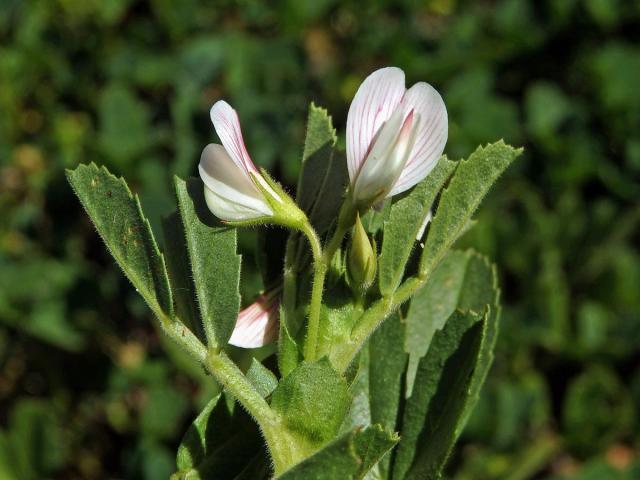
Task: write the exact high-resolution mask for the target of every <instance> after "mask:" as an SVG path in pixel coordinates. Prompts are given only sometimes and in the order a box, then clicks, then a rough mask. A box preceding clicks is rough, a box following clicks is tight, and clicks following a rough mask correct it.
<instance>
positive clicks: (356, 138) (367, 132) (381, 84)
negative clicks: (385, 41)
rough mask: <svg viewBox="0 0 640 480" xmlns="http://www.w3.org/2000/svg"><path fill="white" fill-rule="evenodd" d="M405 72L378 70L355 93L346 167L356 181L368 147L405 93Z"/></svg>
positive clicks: (348, 135) (350, 113) (348, 136)
mask: <svg viewBox="0 0 640 480" xmlns="http://www.w3.org/2000/svg"><path fill="white" fill-rule="evenodd" d="M404 92H405V87H404V72H403V71H402V70H400V69H399V68H396V67H387V68H381V69H380V70H376V71H375V72H373V73H372V74H371V75H369V76H368V77H367V78H366V79H365V80H364V82H362V85H360V88H358V91H357V92H356V95H355V97H354V98H353V101H352V102H351V106H350V107H349V114H348V115H347V167H348V169H349V178H350V179H351V182H353V181H354V179H355V177H356V175H357V173H358V170H359V168H360V166H361V164H362V162H363V161H364V159H365V157H366V155H367V152H368V150H369V147H370V146H371V143H372V142H373V139H374V137H375V136H376V134H377V133H378V130H380V128H381V127H382V125H383V123H384V122H386V121H387V120H389V118H390V117H391V115H392V114H393V112H394V110H395V109H396V107H397V106H398V104H399V103H400V100H401V99H402V96H403V95H404Z"/></svg>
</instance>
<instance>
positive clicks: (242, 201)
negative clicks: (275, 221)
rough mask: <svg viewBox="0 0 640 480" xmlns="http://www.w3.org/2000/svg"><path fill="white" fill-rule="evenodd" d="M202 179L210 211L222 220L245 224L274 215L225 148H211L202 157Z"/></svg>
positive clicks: (205, 149)
mask: <svg viewBox="0 0 640 480" xmlns="http://www.w3.org/2000/svg"><path fill="white" fill-rule="evenodd" d="M198 170H199V171H200V178H202V181H203V182H204V184H205V187H206V188H205V200H206V201H207V206H208V207H209V209H210V210H211V211H212V212H213V213H214V215H216V216H217V217H218V218H221V219H222V220H229V221H242V220H250V219H253V218H258V217H264V216H271V215H273V211H272V210H271V207H269V205H268V204H267V202H266V201H265V199H264V196H263V195H262V193H261V192H260V191H259V190H258V189H257V188H256V186H255V185H254V183H253V180H251V178H250V177H249V174H248V173H247V172H246V171H245V170H244V168H242V167H240V166H238V165H237V164H236V163H235V162H234V161H233V159H232V158H231V157H230V156H229V154H228V153H227V151H226V149H225V148H223V147H222V145H218V144H215V143H211V144H209V145H207V146H206V147H205V148H204V150H203V151H202V155H201V156H200V165H198Z"/></svg>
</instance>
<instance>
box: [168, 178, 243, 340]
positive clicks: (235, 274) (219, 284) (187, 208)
mask: <svg viewBox="0 0 640 480" xmlns="http://www.w3.org/2000/svg"><path fill="white" fill-rule="evenodd" d="M175 187H176V196H177V198H178V207H179V211H180V217H181V219H182V225H183V228H184V232H185V238H186V243H187V248H188V251H189V258H190V263H191V271H192V274H193V283H194V286H195V290H196V296H197V299H198V304H199V306H200V315H201V318H202V323H203V326H204V332H205V335H206V337H207V342H208V345H209V346H210V347H214V348H222V347H224V346H225V345H226V344H227V341H228V340H229V337H230V336H231V332H232V331H233V328H234V326H235V324H236V319H237V316H238V310H239V309H240V255H238V254H237V253H236V243H237V238H236V236H237V233H236V229H235V228H230V227H226V226H221V225H220V224H219V223H217V221H216V220H215V219H214V217H213V214H212V213H211V212H209V210H208V209H207V207H206V204H205V200H204V192H203V186H202V183H201V182H200V180H199V179H196V178H191V179H189V181H188V182H185V181H184V180H181V179H180V178H178V177H175Z"/></svg>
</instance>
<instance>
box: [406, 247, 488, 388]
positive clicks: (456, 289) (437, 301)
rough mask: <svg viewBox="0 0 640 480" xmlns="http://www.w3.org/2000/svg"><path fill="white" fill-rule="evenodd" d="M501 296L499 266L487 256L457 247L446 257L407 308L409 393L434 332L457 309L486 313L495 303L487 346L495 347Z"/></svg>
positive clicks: (440, 327)
mask: <svg viewBox="0 0 640 480" xmlns="http://www.w3.org/2000/svg"><path fill="white" fill-rule="evenodd" d="M498 295H499V292H498V287H497V275H496V271H495V267H494V266H493V265H492V264H490V263H489V261H488V260H487V259H486V258H485V257H483V256H482V255H479V254H477V253H475V252H473V251H472V250H468V251H464V252H462V251H456V250H453V251H450V252H449V253H448V254H447V255H446V256H445V257H444V259H443V260H442V262H440V264H439V265H438V267H437V268H436V269H435V270H434V272H433V273H432V274H431V275H430V276H429V280H428V281H427V283H426V284H425V286H424V287H422V288H421V289H420V290H418V292H417V293H416V294H415V295H414V296H413V298H412V299H411V304H410V305H409V309H408V311H407V316H406V319H405V322H406V325H407V336H406V343H405V349H406V351H407V352H408V353H409V366H408V368H407V394H408V395H410V394H411V389H412V387H413V383H414V378H415V374H416V369H417V366H418V362H419V361H420V358H422V357H423V356H424V355H425V354H426V353H427V349H428V348H429V344H430V343H431V339H432V337H433V334H434V333H435V332H436V331H437V330H440V329H442V327H443V326H444V324H445V322H446V321H447V319H448V318H449V317H450V316H451V314H452V313H453V312H454V311H455V310H456V309H461V310H463V311H467V310H472V311H475V312H483V311H484V308H485V306H486V305H491V306H492V309H491V318H489V321H488V328H487V335H488V343H487V348H489V349H492V348H493V344H494V343H495V334H496V329H497V320H498V318H497V315H498V308H497V304H498ZM494 307H495V308H494ZM486 355H487V356H488V357H489V356H491V353H489V352H487V353H486ZM488 363H489V364H490V361H489V360H488ZM487 369H488V367H487Z"/></svg>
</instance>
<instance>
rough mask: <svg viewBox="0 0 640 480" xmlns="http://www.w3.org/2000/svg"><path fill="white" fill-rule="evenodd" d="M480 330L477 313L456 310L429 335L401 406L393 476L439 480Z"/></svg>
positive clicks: (471, 374) (468, 381)
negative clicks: (400, 426)
mask: <svg viewBox="0 0 640 480" xmlns="http://www.w3.org/2000/svg"><path fill="white" fill-rule="evenodd" d="M485 330H486V319H485V318H483V317H482V316H481V315H480V314H477V313H474V312H469V313H462V312H460V311H456V312H455V313H454V314H453V315H451V317H449V319H448V321H447V323H446V325H445V327H444V328H443V329H442V330H439V331H438V332H436V333H435V335H434V337H433V341H432V342H431V344H430V345H429V350H428V352H427V354H426V355H425V356H424V357H423V358H422V360H421V361H420V364H419V366H418V373H417V376H416V382H415V386H414V389H413V394H412V395H411V397H410V398H409V399H408V400H407V403H406V406H405V411H404V415H403V419H402V430H401V431H402V440H401V441H400V444H399V445H398V449H397V452H396V456H395V462H394V473H393V476H394V478H415V479H437V478H439V475H440V473H441V471H442V468H443V466H444V464H445V462H446V460H447V458H448V456H449V453H450V452H451V449H452V448H453V444H454V443H455V440H456V438H457V434H458V426H459V424H460V422H461V421H462V418H463V415H464V413H465V411H466V406H467V403H468V402H469V400H470V396H471V393H470V387H471V384H472V382H473V377H474V375H475V373H474V372H475V371H476V366H477V364H478V360H479V356H480V350H481V348H482V342H483V339H484V338H485V335H484V334H485Z"/></svg>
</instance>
